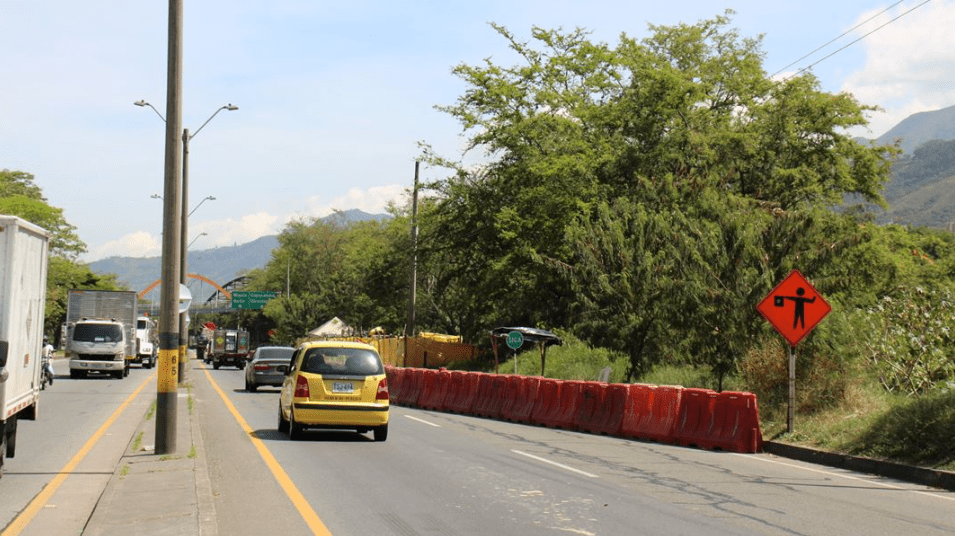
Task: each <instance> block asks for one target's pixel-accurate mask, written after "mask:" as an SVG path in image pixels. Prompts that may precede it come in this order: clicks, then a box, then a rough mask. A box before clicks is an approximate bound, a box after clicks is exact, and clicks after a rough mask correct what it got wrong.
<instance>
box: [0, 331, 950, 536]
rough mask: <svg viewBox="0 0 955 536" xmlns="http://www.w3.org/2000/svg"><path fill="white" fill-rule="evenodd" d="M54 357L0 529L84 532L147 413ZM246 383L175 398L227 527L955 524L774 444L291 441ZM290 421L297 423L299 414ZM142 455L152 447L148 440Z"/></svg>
mask: <svg viewBox="0 0 955 536" xmlns="http://www.w3.org/2000/svg"><path fill="white" fill-rule="evenodd" d="M319 346H321V345H316V346H314V347H319ZM310 348H313V347H309V346H304V347H302V348H300V349H299V352H298V353H297V354H295V355H296V356H297V359H296V360H295V363H294V368H293V369H292V371H291V373H290V374H289V377H291V378H296V377H297V376H296V374H297V373H298V372H300V373H301V374H303V375H304V374H311V373H306V372H302V371H303V369H305V368H309V366H310V365H307V364H306V365H305V366H303V361H304V360H305V359H306V356H308V355H309V353H308V350H309V349H310ZM346 360H347V359H345V360H341V362H340V364H341V365H344V361H346ZM368 365H369V363H368V362H367V361H366V363H365V365H363V366H368ZM316 366H318V365H317V364H316ZM356 366H357V365H356ZM54 367H55V369H56V380H55V382H54V384H53V385H52V386H50V387H48V388H47V389H46V390H45V391H43V394H42V397H43V400H42V401H43V408H44V411H43V413H42V415H41V418H40V419H38V420H36V421H35V422H25V423H21V426H22V427H23V428H22V429H21V433H22V438H21V440H20V446H19V449H23V450H25V451H29V452H31V453H32V455H31V456H17V457H16V458H13V459H11V460H8V465H7V467H6V474H5V476H4V478H3V480H2V481H0V515H2V516H3V524H4V526H6V527H7V529H6V530H7V532H4V533H3V534H14V533H22V534H40V533H42V532H37V531H38V530H40V529H41V528H43V527H47V526H48V525H46V523H49V519H51V518H52V516H56V518H57V520H58V522H61V523H66V525H65V526H70V523H72V527H71V528H72V529H75V530H71V531H70V532H68V533H74V534H75V533H79V532H78V531H82V530H83V528H84V523H85V522H86V520H87V519H89V518H90V512H92V511H94V510H95V508H96V503H97V497H98V493H101V492H102V489H103V488H104V487H105V486H106V483H107V482H108V481H109V480H110V479H111V478H123V476H122V474H121V473H122V468H120V467H117V463H118V462H117V460H118V454H117V453H118V452H120V451H122V450H124V449H126V448H127V447H128V446H129V445H130V444H131V442H132V441H135V437H133V435H134V430H135V429H136V426H137V425H138V424H140V423H142V421H143V419H148V418H150V415H149V413H150V409H151V406H152V405H153V401H154V395H152V394H151V393H150V390H151V387H152V386H153V385H154V383H153V382H154V381H155V376H154V372H153V371H150V370H148V369H144V368H141V367H135V366H134V367H132V368H131V370H130V375H129V377H128V378H124V379H122V380H117V379H114V378H111V377H109V376H106V375H104V376H100V377H90V378H88V379H82V380H81V379H71V378H70V377H69V371H68V363H66V362H65V361H64V360H62V359H60V360H55V362H54ZM362 370H364V369H362ZM375 372H376V371H371V370H368V371H367V372H366V374H367V377H368V378H372V379H373V380H372V382H373V383H375V388H374V389H372V390H373V391H375V393H376V395H377V393H378V392H379V391H378V389H377V386H378V385H380V383H381V380H380V379H378V378H379V375H377V374H376V373H375ZM329 376H330V377H327V378H326V377H325V376H322V377H321V380H318V379H317V378H309V380H308V385H309V391H310V392H311V391H312V390H317V389H319V383H318V382H319V381H320V382H321V384H323V385H331V386H332V387H331V389H330V391H334V384H335V383H336V382H339V381H342V380H340V378H341V377H344V376H349V374H347V373H345V372H344V371H339V374H337V375H336V374H330V375H329ZM331 376H334V377H331ZM349 377H350V376H349ZM348 381H352V382H357V380H348ZM289 383H291V382H289ZM245 384H246V375H245V370H244V369H232V368H222V369H215V368H214V367H213V366H212V365H209V364H205V363H203V362H201V361H199V360H195V359H193V360H191V361H190V372H189V377H188V381H187V384H186V386H185V387H184V388H183V389H182V392H181V393H180V397H181V398H184V399H185V400H187V403H188V405H189V408H190V409H189V411H191V412H194V414H195V415H196V417H197V423H198V427H199V429H200V430H201V436H200V437H201V442H202V444H203V445H204V447H203V448H202V449H201V451H200V452H201V456H203V458H204V459H203V461H204V462H205V463H204V464H203V466H204V467H206V468H207V469H206V471H207V473H208V474H207V477H208V481H209V482H210V487H211V501H212V504H213V505H214V511H215V518H216V523H217V531H218V533H219V534H236V535H244V534H264V533H282V534H290V535H295V534H335V535H361V534H430V533H438V534H530V535H534V534H555V533H572V534H610V535H615V534H637V533H639V534H674V533H676V534H773V535H774V534H780V535H782V534H861V533H904V534H950V533H953V532H955V517H953V516H951V515H950V513H951V511H952V508H953V507H955V495H953V494H951V493H946V492H941V491H938V490H932V489H929V488H924V487H920V486H915V485H909V484H904V483H901V482H896V481H891V480H888V479H882V478H875V477H869V476H866V475H861V474H855V473H851V472H847V471H840V470H833V469H827V468H822V467H818V466H813V465H810V464H804V463H800V462H794V461H791V460H785V459H780V458H776V457H773V456H769V455H765V454H756V455H748V454H746V455H741V454H734V453H725V452H718V451H706V450H699V449H695V448H684V447H677V446H673V445H666V444H659V443H652V442H640V441H632V440H625V439H620V438H614V437H607V436H601V435H594V434H586V433H579V432H569V431H566V430H558V429H551V428H541V427H536V426H525V425H520V424H515V423H508V422H502V421H496V420H490V419H482V418H479V417H474V416H469V415H459V414H453V413H442V412H436V411H426V410H420V409H414V408H407V407H401V406H397V405H394V404H392V405H390V407H389V410H388V421H387V425H388V430H389V432H388V436H387V441H375V439H377V437H375V436H374V434H371V435H367V434H361V433H357V432H358V431H363V428H364V425H363V426H362V427H361V429H359V428H357V427H356V428H350V429H329V428H324V427H317V428H315V429H309V430H307V431H303V432H304V433H301V434H300V436H299V437H298V439H297V440H291V439H290V438H289V436H288V434H287V433H283V431H282V430H281V429H280V428H281V425H280V424H279V421H277V419H276V413H277V408H278V407H279V405H280V401H281V400H283V389H285V388H284V387H278V386H271V385H260V386H258V388H257V389H256V390H255V391H252V390H248V389H246V385H245ZM294 384H298V380H294ZM293 387H294V385H293ZM137 389H141V391H138V392H137ZM134 393H135V396H134V397H133V398H130V397H131V395H133V394H134ZM292 394H293V395H294V394H295V393H294V392H293V393H292ZM336 396H344V395H336ZM299 398H302V397H295V396H292V400H298V399H299ZM373 403H374V402H372V404H373ZM124 405H125V406H124ZM289 405H290V407H291V408H293V409H292V411H294V407H295V406H294V403H292V404H289ZM123 406H124V407H123ZM121 407H122V411H120V409H121ZM117 412H118V413H117ZM303 415H304V414H303ZM286 417H287V419H288V420H289V421H290V423H291V422H297V421H293V420H292V419H293V418H294V419H298V418H299V417H298V416H295V417H292V414H291V413H289V414H286ZM368 426H369V427H371V424H369V425H368ZM100 430H102V431H101V432H100V434H99V436H98V439H97V440H96V441H95V442H94V443H93V444H90V441H91V439H92V438H93V436H94V435H95V432H97V431H100ZM26 431H29V433H23V432H26ZM142 448H143V449H147V452H148V449H149V448H150V446H149V445H143V446H142ZM84 451H85V452H86V454H85V455H84V456H83V457H82V458H81V460H80V461H78V462H77V461H75V458H76V457H77V456H78V454H81V453H83V452H84ZM71 461H72V462H73V463H72V464H71ZM57 478H59V479H60V480H61V482H58V483H57V482H54V480H56V479H57ZM157 478H159V477H158V476H157ZM54 484H56V485H57V486H58V489H57V490H56V491H55V493H53V494H52V495H51V496H50V497H49V498H48V499H46V500H45V504H44V507H42V508H41V509H40V511H39V513H37V514H36V516H35V517H34V518H33V519H32V520H31V521H30V523H28V524H27V525H26V527H25V528H23V529H22V532H9V531H10V530H11V526H12V525H11V524H12V523H13V522H14V521H15V520H16V519H17V518H18V516H20V515H22V512H23V511H24V510H25V509H26V508H27V506H28V505H29V504H30V503H31V501H33V500H34V498H35V497H37V496H38V495H39V494H40V493H41V492H43V490H44V489H45V488H49V487H50V486H51V485H54ZM97 490H99V491H97ZM47 506H49V508H47ZM70 520H72V521H70ZM63 533H64V534H66V533H67V532H63ZM196 533H198V532H196Z"/></svg>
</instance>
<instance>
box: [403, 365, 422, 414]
mask: <svg viewBox="0 0 955 536" xmlns="http://www.w3.org/2000/svg"><path fill="white" fill-rule="evenodd" d="M406 370H407V371H408V372H406V373H405V374H406V375H410V378H408V379H409V380H410V381H409V382H408V387H407V388H405V389H404V392H403V393H402V396H403V397H404V405H406V406H411V407H417V405H418V398H420V397H421V393H422V392H423V391H424V389H425V369H420V368H411V369H406ZM409 373H410V374H409Z"/></svg>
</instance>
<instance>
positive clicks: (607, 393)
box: [590, 383, 630, 436]
mask: <svg viewBox="0 0 955 536" xmlns="http://www.w3.org/2000/svg"><path fill="white" fill-rule="evenodd" d="M627 387H628V386H627V385H623V384H619V383H611V384H609V385H607V386H606V388H605V389H604V391H603V402H602V403H601V404H600V407H599V408H598V411H596V412H594V414H593V416H592V417H591V423H590V431H591V432H593V433H595V434H602V435H609V436H619V435H620V430H621V428H622V427H623V410H624V408H625V407H626V405H627V397H628V396H629V394H630V390H629V389H628V388H627Z"/></svg>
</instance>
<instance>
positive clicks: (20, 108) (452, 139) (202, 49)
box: [0, 0, 955, 261]
mask: <svg viewBox="0 0 955 536" xmlns="http://www.w3.org/2000/svg"><path fill="white" fill-rule="evenodd" d="M923 2H925V0H905V1H902V2H896V1H895V0H889V1H882V2H879V1H871V0H865V1H863V0H840V1H838V2H833V1H831V0H829V1H816V0H804V1H801V2H793V1H787V2H780V1H775V0H763V1H751V0H725V1H724V2H722V3H719V2H712V1H684V0H673V1H670V2H647V1H610V0H590V1H588V2H581V1H563V0H545V1H538V0H510V1H496V0H493V1H478V2H474V1H470V2H459V1H456V0H444V1H429V0H418V1H415V2H406V1H391V2H384V1H353V2H326V1H323V0H283V1H281V2H262V1H247V0H230V1H224V0H206V1H203V2H191V1H189V0H186V1H185V10H184V24H185V30H184V58H185V59H184V67H183V81H184V83H183V126H184V127H185V128H189V129H190V130H192V131H195V129H197V128H199V126H200V125H202V123H203V122H204V121H206V119H208V118H209V116H211V115H212V114H213V113H214V112H215V111H216V110H218V109H219V107H221V106H223V105H226V104H229V103H231V104H234V105H236V106H238V107H239V110H237V111H232V112H229V111H222V112H220V113H219V114H218V115H216V117H215V118H214V119H213V120H212V121H211V122H210V123H209V124H208V125H207V126H206V127H205V128H204V129H203V130H202V131H201V132H199V134H198V135H197V136H196V137H195V138H194V139H193V140H192V141H191V143H190V158H189V163H190V167H189V177H190V186H191V187H190V194H189V196H190V209H191V208H194V207H195V206H196V205H197V204H198V202H199V201H200V200H202V199H203V198H205V197H206V196H214V197H215V198H216V199H215V200H214V201H206V202H204V203H203V204H202V205H201V206H200V207H199V208H198V209H197V210H196V211H195V213H194V214H193V216H192V218H191V219H190V224H189V231H190V241H192V239H195V242H194V243H193V246H192V249H193V250H197V249H207V248H213V247H218V246H231V245H233V244H239V243H244V242H248V241H250V240H253V239H255V238H258V237H259V236H262V235H266V234H274V233H277V232H279V231H280V230H281V229H282V228H283V226H284V225H285V223H286V222H288V221H289V220H290V219H292V218H297V217H307V216H319V217H321V216H325V215H327V214H329V213H330V212H331V211H332V210H333V209H342V210H345V209H351V208H358V209H362V210H364V211H366V212H372V213H380V212H383V210H384V207H385V205H386V204H387V203H388V201H391V200H398V201H399V202H402V201H401V200H402V196H403V195H404V192H405V190H406V189H407V188H409V187H410V185H411V183H412V180H413V175H414V160H415V158H416V157H417V156H418V155H419V154H420V153H419V149H418V146H417V142H418V141H424V142H427V143H429V144H431V145H432V146H433V147H434V148H435V149H436V150H437V151H438V152H439V153H441V154H444V155H447V156H451V157H458V156H460V151H461V148H462V147H463V140H462V138H461V137H460V134H461V128H460V125H458V124H457V123H456V122H455V121H454V120H453V119H452V118H450V117H449V116H447V115H445V114H443V113H441V112H438V111H436V110H435V109H434V106H435V105H445V104H452V103H454V101H455V99H456V98H457V97H458V96H459V95H461V94H462V92H463V91H464V89H465V86H464V85H463V84H462V83H461V82H460V81H459V80H458V79H457V78H455V77H453V76H452V75H451V69H452V68H453V67H454V66H456V65H458V64H461V63H467V64H478V63H480V62H481V61H482V60H483V59H484V58H487V57H491V58H493V60H494V61H495V62H496V63H499V64H503V65H512V64H515V63H516V62H517V59H516V58H515V57H514V56H513V55H512V54H511V53H510V52H509V50H508V49H507V45H506V43H505V42H504V40H503V39H501V38H500V37H499V36H498V35H497V34H496V32H495V31H494V30H493V29H492V28H491V27H490V26H489V23H490V22H495V23H498V24H502V25H504V26H506V27H507V28H508V29H509V30H510V31H511V32H513V33H514V34H515V35H516V36H518V37H519V38H521V39H524V40H527V39H529V36H530V30H531V28H532V27H533V26H539V27H543V28H548V29H550V28H558V27H563V28H565V29H571V28H575V27H582V28H586V29H588V30H590V31H591V32H592V38H593V39H594V40H598V41H603V42H606V43H608V44H610V45H616V43H617V39H618V37H619V36H620V34H621V33H626V34H627V35H629V36H632V37H638V38H639V37H644V36H646V35H647V25H648V24H655V25H670V24H676V23H679V22H695V21H698V20H700V19H704V18H711V17H713V16H715V15H718V14H722V13H723V11H724V10H725V9H727V8H730V9H733V10H734V11H736V15H734V16H733V26H735V27H736V28H738V29H739V31H740V33H741V34H742V35H744V36H748V37H756V36H758V35H760V34H762V35H763V36H764V38H763V39H764V40H763V49H764V51H765V53H766V57H765V69H766V71H767V72H769V73H775V72H776V71H778V70H780V69H782V68H784V67H785V66H786V65H788V64H789V63H791V62H793V61H796V60H797V59H799V58H800V57H802V56H804V55H806V54H808V53H809V52H811V51H812V50H814V49H816V48H817V47H819V46H821V45H823V44H824V43H826V42H828V41H830V40H832V39H834V38H836V37H837V36H839V35H840V34H842V33H843V32H845V31H847V30H849V29H851V28H853V27H854V26H856V25H857V24H859V23H861V22H863V21H865V20H866V19H868V18H870V17H872V16H873V15H877V14H879V13H880V12H882V11H883V10H885V9H886V8H889V10H888V11H887V12H885V13H882V14H881V15H878V16H877V17H876V18H875V19H873V20H872V21H870V22H867V23H866V24H864V25H863V26H861V27H860V28H859V29H857V30H854V31H853V32H852V33H851V34H850V35H847V36H845V37H843V38H841V39H840V40H838V41H837V42H836V43H834V44H832V45H829V46H828V47H826V48H825V49H823V50H822V51H820V52H818V53H816V54H814V55H812V56H810V57H809V58H807V59H805V60H802V61H801V62H799V63H797V64H796V65H795V66H793V67H792V68H790V69H789V72H792V71H793V70H795V69H798V68H801V67H805V66H808V65H809V64H811V63H813V62H815V61H818V60H820V59H821V58H822V57H823V56H825V55H827V54H829V53H832V52H834V51H835V50H836V49H838V48H840V47H842V46H844V45H847V44H849V43H850V42H851V41H853V40H854V39H857V38H859V37H861V36H862V35H863V34H865V33H867V32H870V31H872V30H875V29H876V28H877V27H878V26H880V25H882V24H886V23H889V21H890V20H891V19H893V18H895V17H898V16H899V15H902V14H903V13H905V12H906V11H908V10H911V9H913V8H915V9H914V10H913V11H912V12H911V13H908V14H907V15H905V16H903V17H901V18H899V19H898V20H896V21H895V22H891V23H889V24H888V25H886V26H885V27H884V28H882V29H880V30H878V31H876V32H874V33H872V34H871V35H869V36H867V37H865V38H864V39H862V40H861V41H859V42H857V43H855V44H853V45H851V46H850V47H848V48H847V49H845V50H843V51H841V52H838V53H836V54H835V55H834V56H832V57H831V58H828V59H826V60H823V61H821V62H820V63H818V64H817V65H815V66H814V67H813V72H814V73H815V74H816V75H817V76H818V77H819V78H820V81H821V83H822V85H823V88H824V89H826V90H828V91H834V92H838V91H849V92H852V93H853V94H855V95H856V96H857V98H859V100H861V101H862V102H864V103H868V104H876V105H879V106H882V107H883V108H884V109H885V112H883V113H878V114H875V115H873V117H872V127H871V132H868V133H864V132H863V133H859V134H862V135H868V136H870V137H875V136H878V135H880V134H882V133H884V132H885V131H886V130H888V129H889V128H891V127H892V126H894V125H895V124H897V123H898V122H899V121H901V120H902V119H904V118H905V117H907V116H908V115H911V114H912V113H916V112H920V111H927V110H936V109H940V108H944V107H947V106H951V105H955V83H953V82H955V80H953V78H955V75H953V69H955V67H953V66H955V32H951V30H950V29H951V28H953V27H955V0H932V1H929V2H927V3H924V5H922V4H923ZM167 13H168V3H167V2H166V1H162V0H158V1H157V0H152V1H143V0H137V1H131V0H94V1H93V2H75V1H73V0H23V1H15V0H14V1H10V0H4V1H3V2H0V69H2V71H0V72H2V74H3V80H4V83H3V84H2V85H0V168H6V169H16V170H22V171H27V172H30V173H33V174H34V175H35V176H36V182H37V184H38V185H39V186H40V187H41V188H42V189H43V191H44V194H45V195H46V197H47V199H48V201H49V202H50V203H51V204H52V205H54V206H57V207H61V208H63V209H64V211H65V215H66V218H67V220H68V221H69V222H70V223H72V224H73V225H75V226H76V227H77V231H78V233H79V235H80V238H81V239H82V240H84V241H85V242H86V243H87V245H88V247H89V252H88V253H87V254H86V255H84V257H83V259H84V260H88V261H92V260H97V259H100V258H103V257H107V256H111V255H120V256H154V255H159V254H160V250H161V234H160V231H161V227H162V203H161V202H160V201H158V200H156V199H152V198H151V197H150V196H151V195H152V194H162V191H163V151H164V146H163V144H164V125H163V123H162V121H161V120H160V119H159V117H157V115H156V114H155V113H153V112H152V110H150V109H148V108H140V107H137V106H134V105H133V102H134V101H137V100H140V99H145V100H146V101H148V102H150V103H152V104H153V105H154V106H155V107H156V108H157V109H159V110H160V111H161V112H163V113H165V91H166V54H167V47H166V35H167V23H168V20H167ZM423 173H424V174H425V178H435V177H438V176H440V174H441V173H442V171H441V170H433V169H424V170H423ZM201 233H206V234H205V235H201Z"/></svg>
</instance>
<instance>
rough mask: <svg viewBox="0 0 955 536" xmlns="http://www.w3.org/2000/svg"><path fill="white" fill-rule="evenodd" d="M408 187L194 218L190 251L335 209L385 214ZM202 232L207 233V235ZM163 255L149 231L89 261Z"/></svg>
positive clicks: (113, 243) (376, 188) (263, 232)
mask: <svg viewBox="0 0 955 536" xmlns="http://www.w3.org/2000/svg"><path fill="white" fill-rule="evenodd" d="M406 193H407V191H406V188H405V187H403V186H400V185H391V186H373V187H371V188H368V189H367V190H362V189H360V188H352V189H350V190H348V192H347V193H346V194H345V195H343V196H339V197H337V198H335V199H332V200H330V201H326V200H324V199H322V197H321V196H312V197H310V198H308V199H305V200H304V205H305V208H304V209H303V210H302V211H299V212H290V213H287V214H285V215H282V216H278V215H275V214H269V213H267V212H256V213H253V214H247V215H245V216H242V217H241V218H239V219H234V218H227V219H224V220H206V221H196V219H195V218H193V219H190V223H189V237H190V241H191V243H192V247H190V248H189V249H190V251H194V250H202V249H209V248H214V247H229V246H234V245H237V244H245V243H247V242H251V241H253V240H255V239H257V238H261V237H263V236H267V235H271V234H278V233H279V232H281V231H282V229H283V227H284V226H285V224H287V223H289V222H290V221H292V220H295V219H300V218H303V217H306V218H309V217H315V218H323V217H325V216H328V215H329V214H331V213H333V212H334V211H335V210H350V209H358V210H362V211H364V212H367V213H369V214H384V213H385V209H386V207H387V206H388V203H389V202H392V201H394V202H396V203H399V204H400V203H402V202H403V201H406V199H405V195H406ZM202 233H205V235H204V236H203V235H202ZM161 254H162V238H161V237H160V236H156V235H154V234H151V233H149V232H146V231H136V232H133V233H130V234H127V235H124V236H123V237H121V238H119V239H117V240H110V241H108V242H106V243H105V244H103V245H102V246H100V247H98V248H95V249H94V250H91V251H90V252H89V253H88V255H87V257H88V258H86V259H84V260H86V261H87V262H92V261H96V260H99V259H103V258H106V257H112V256H117V257H158V256H160V255H161Z"/></svg>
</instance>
